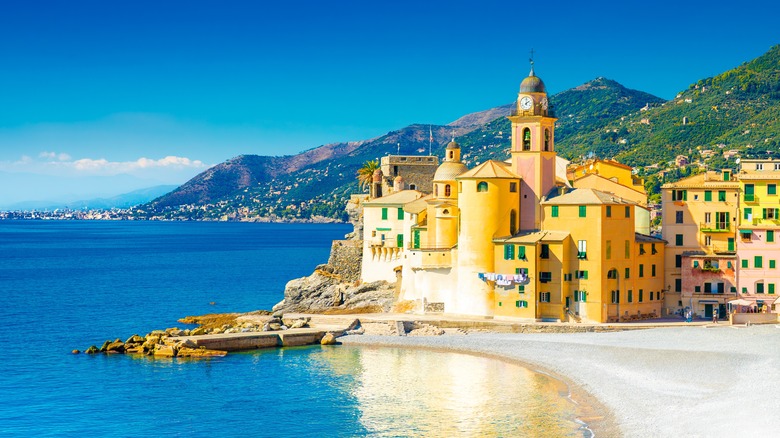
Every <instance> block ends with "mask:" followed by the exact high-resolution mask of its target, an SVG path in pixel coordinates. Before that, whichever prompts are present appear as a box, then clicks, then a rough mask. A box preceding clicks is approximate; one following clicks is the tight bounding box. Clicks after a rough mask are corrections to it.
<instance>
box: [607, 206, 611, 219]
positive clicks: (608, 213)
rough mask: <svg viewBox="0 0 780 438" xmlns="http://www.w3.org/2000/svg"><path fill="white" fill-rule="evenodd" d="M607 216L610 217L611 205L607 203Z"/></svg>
mask: <svg viewBox="0 0 780 438" xmlns="http://www.w3.org/2000/svg"><path fill="white" fill-rule="evenodd" d="M607 217H612V206H611V205H607Z"/></svg>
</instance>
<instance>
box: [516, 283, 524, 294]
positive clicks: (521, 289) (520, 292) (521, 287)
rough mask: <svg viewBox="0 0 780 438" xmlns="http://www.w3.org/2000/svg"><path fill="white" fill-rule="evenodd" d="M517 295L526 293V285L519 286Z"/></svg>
mask: <svg viewBox="0 0 780 438" xmlns="http://www.w3.org/2000/svg"><path fill="white" fill-rule="evenodd" d="M517 293H519V294H524V293H525V285H522V284H521V285H520V286H517Z"/></svg>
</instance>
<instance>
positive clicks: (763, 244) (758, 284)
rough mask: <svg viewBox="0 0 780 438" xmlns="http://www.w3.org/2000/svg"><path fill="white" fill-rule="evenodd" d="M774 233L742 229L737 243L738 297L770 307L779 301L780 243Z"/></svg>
mask: <svg viewBox="0 0 780 438" xmlns="http://www.w3.org/2000/svg"><path fill="white" fill-rule="evenodd" d="M778 237H780V236H777V235H776V232H775V231H774V230H766V229H740V230H739V241H738V242H737V251H738V252H737V256H738V258H739V263H740V266H739V275H738V278H737V287H738V291H739V293H738V298H742V299H746V300H748V301H754V302H756V305H758V306H759V307H763V305H770V304H772V302H773V301H774V300H775V299H776V298H777V294H776V292H775V291H776V288H777V283H778V282H780V272H778V268H777V260H778V259H780V243H778V242H777V238H778Z"/></svg>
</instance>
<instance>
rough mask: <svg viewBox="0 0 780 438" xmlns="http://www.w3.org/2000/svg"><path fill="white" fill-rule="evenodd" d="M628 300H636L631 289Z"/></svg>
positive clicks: (630, 301)
mask: <svg viewBox="0 0 780 438" xmlns="http://www.w3.org/2000/svg"><path fill="white" fill-rule="evenodd" d="M628 302H629V303H633V302H634V291H632V290H631V289H629V290H628Z"/></svg>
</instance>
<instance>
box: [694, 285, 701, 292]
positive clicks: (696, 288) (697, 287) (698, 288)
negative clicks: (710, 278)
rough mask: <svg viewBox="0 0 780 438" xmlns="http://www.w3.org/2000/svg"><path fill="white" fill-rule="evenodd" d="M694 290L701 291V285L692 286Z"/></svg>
mask: <svg viewBox="0 0 780 438" xmlns="http://www.w3.org/2000/svg"><path fill="white" fill-rule="evenodd" d="M693 291H694V292H701V286H694V287H693Z"/></svg>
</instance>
